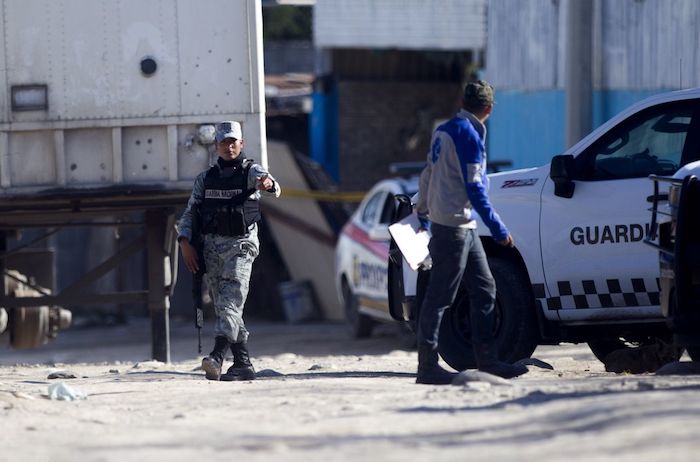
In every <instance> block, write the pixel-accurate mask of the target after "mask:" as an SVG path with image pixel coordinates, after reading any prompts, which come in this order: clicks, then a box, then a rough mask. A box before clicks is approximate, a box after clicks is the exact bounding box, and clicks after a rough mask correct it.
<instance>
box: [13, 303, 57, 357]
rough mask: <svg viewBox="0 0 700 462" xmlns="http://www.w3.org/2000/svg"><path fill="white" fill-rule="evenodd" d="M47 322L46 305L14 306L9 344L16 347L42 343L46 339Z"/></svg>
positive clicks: (47, 331) (47, 310) (27, 346)
mask: <svg viewBox="0 0 700 462" xmlns="http://www.w3.org/2000/svg"><path fill="white" fill-rule="evenodd" d="M49 322H50V319H49V308H48V307H47V306H32V307H21V308H15V309H14V310H12V313H11V320H10V326H11V327H10V344H11V345H12V347H13V348H18V349H20V348H34V347H38V346H39V345H43V344H44V343H46V341H47V340H48V335H49V332H50V330H49Z"/></svg>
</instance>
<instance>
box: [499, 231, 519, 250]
mask: <svg viewBox="0 0 700 462" xmlns="http://www.w3.org/2000/svg"><path fill="white" fill-rule="evenodd" d="M497 242H498V243H499V244H501V245H502V246H503V247H513V246H514V245H515V242H514V241H513V236H511V235H510V234H509V235H508V236H506V238H505V239H503V240H502V241H497Z"/></svg>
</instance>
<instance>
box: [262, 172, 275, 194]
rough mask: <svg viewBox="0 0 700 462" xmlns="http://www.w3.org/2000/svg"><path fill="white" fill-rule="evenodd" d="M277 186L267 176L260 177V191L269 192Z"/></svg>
mask: <svg viewBox="0 0 700 462" xmlns="http://www.w3.org/2000/svg"><path fill="white" fill-rule="evenodd" d="M274 185H275V182H274V181H272V178H270V177H269V176H267V175H262V176H260V177H258V189H259V190H261V191H268V190H270V189H272V187H273V186H274Z"/></svg>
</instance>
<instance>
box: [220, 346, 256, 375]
mask: <svg viewBox="0 0 700 462" xmlns="http://www.w3.org/2000/svg"><path fill="white" fill-rule="evenodd" d="M231 353H233V366H231V367H229V368H228V370H227V371H226V373H225V374H224V375H222V376H221V380H223V381H225V382H232V381H235V380H255V369H254V368H253V365H252V364H251V362H250V355H249V354H248V346H247V345H246V344H245V343H232V344H231Z"/></svg>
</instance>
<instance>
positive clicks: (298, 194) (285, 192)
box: [280, 188, 367, 202]
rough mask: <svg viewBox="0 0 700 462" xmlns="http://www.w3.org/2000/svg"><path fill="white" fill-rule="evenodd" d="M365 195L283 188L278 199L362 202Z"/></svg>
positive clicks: (355, 192) (363, 192) (352, 192)
mask: <svg viewBox="0 0 700 462" xmlns="http://www.w3.org/2000/svg"><path fill="white" fill-rule="evenodd" d="M366 194H367V192H366V191H349V192H339V191H338V192H334V191H310V190H304V189H287V188H283V189H282V194H281V195H280V197H282V198H284V197H289V198H298V199H315V200H319V201H324V202H362V199H363V198H364V197H365V195H366Z"/></svg>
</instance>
